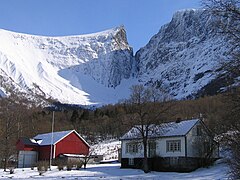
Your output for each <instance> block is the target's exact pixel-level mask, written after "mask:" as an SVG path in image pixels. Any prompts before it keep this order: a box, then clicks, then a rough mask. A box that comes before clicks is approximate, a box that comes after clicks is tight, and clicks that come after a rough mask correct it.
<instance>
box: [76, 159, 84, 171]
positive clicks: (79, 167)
mask: <svg viewBox="0 0 240 180" xmlns="http://www.w3.org/2000/svg"><path fill="white" fill-rule="evenodd" d="M82 165H83V162H82V161H79V162H78V163H77V170H79V169H81V168H82Z"/></svg>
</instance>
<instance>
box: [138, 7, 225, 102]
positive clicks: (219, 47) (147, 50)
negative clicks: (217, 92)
mask: <svg viewBox="0 0 240 180" xmlns="http://www.w3.org/2000/svg"><path fill="white" fill-rule="evenodd" d="M214 23H215V20H214V18H213V17H212V16H210V15H209V14H208V13H207V12H206V11H204V10H194V9H190V10H184V11H178V12H176V13H175V14H174V16H173V18H172V20H171V22H170V23H168V24H166V25H164V26H163V27H162V28H161V29H160V31H159V32H158V33H157V34H156V35H155V36H153V37H152V39H151V40H150V41H149V43H148V44H147V45H146V46H145V47H143V48H141V49H140V50H139V51H138V52H137V53H136V61H137V64H138V65H137V69H138V78H139V81H141V82H144V83H145V84H152V85H154V86H156V87H158V88H163V89H164V90H165V91H167V92H168V93H169V94H171V95H172V96H173V97H175V98H177V99H180V98H186V97H188V96H192V95H195V94H197V93H199V92H200V91H201V89H202V88H204V87H205V86H206V85H207V84H209V83H210V82H211V81H212V80H214V79H215V78H216V77H217V75H219V73H223V72H222V71H221V67H222V63H223V62H225V61H226V60H227V57H228V54H227V53H226V52H227V50H228V49H229V48H230V45H229V44H228V41H227V39H226V38H225V37H224V36H223V35H222V34H220V33H218V29H217V28H216V24H214Z"/></svg>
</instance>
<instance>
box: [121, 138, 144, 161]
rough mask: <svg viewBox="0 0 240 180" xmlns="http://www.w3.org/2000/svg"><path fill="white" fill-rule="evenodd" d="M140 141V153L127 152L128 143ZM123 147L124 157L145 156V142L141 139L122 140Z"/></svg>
mask: <svg viewBox="0 0 240 180" xmlns="http://www.w3.org/2000/svg"><path fill="white" fill-rule="evenodd" d="M130 142H131V143H136V142H138V143H139V146H138V147H139V148H138V153H127V152H126V144H127V143H130ZM121 148H122V158H143V157H144V154H143V144H142V143H141V141H130V140H124V141H122V144H121Z"/></svg>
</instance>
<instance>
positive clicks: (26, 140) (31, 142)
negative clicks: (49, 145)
mask: <svg viewBox="0 0 240 180" xmlns="http://www.w3.org/2000/svg"><path fill="white" fill-rule="evenodd" d="M21 141H22V142H23V144H25V145H31V146H38V145H39V144H38V143H37V142H36V141H35V140H34V139H29V138H26V137H23V138H21Z"/></svg>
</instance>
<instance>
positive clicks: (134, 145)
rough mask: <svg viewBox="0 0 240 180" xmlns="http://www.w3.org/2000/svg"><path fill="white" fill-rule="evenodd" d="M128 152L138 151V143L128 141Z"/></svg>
mask: <svg viewBox="0 0 240 180" xmlns="http://www.w3.org/2000/svg"><path fill="white" fill-rule="evenodd" d="M126 153H138V143H135V142H134V143H126Z"/></svg>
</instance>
